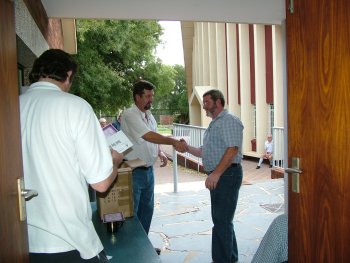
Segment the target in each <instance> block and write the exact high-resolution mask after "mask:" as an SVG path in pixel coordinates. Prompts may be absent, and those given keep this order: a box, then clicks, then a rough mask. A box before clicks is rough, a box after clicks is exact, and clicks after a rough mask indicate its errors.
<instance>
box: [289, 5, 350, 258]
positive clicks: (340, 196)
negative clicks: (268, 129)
mask: <svg viewBox="0 0 350 263" xmlns="http://www.w3.org/2000/svg"><path fill="white" fill-rule="evenodd" d="M288 5H289V1H288V0H287V1H286V7H288ZM349 24H350V1H349V0H294V13H293V14H291V13H290V12H289V11H288V10H287V20H286V45H287V47H286V48H287V77H288V80H287V85H288V87H287V89H288V159H289V160H288V161H289V167H291V158H292V157H300V164H301V169H302V170H303V173H302V174H301V175H300V193H295V192H293V191H291V184H292V182H291V176H289V262H313V263H314V262H317V263H320V262H329V263H335V262H337V263H340V262H349V259H350V152H349V151H350V147H349V146H350V26H349Z"/></svg>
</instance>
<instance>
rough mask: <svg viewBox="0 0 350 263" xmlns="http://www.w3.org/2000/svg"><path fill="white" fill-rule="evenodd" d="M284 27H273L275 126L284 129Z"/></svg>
mask: <svg viewBox="0 0 350 263" xmlns="http://www.w3.org/2000/svg"><path fill="white" fill-rule="evenodd" d="M282 38H283V36H282V26H280V25H275V26H272V45H273V47H272V49H273V50H272V55H273V95H274V97H273V104H274V109H275V110H274V121H275V122H274V126H275V127H284V121H283V109H284V103H283V102H284V100H283V58H282V45H283V39H282Z"/></svg>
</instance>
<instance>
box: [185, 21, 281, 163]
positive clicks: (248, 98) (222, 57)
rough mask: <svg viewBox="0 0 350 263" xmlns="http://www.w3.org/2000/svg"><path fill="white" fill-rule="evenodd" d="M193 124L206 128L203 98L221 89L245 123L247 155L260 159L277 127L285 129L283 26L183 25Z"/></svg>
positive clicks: (209, 23)
mask: <svg viewBox="0 0 350 263" xmlns="http://www.w3.org/2000/svg"><path fill="white" fill-rule="evenodd" d="M181 27H182V36H183V46H184V57H185V67H186V75H187V79H186V80H187V85H188V97H189V108H190V124H191V125H195V126H202V127H207V126H208V124H209V122H210V121H211V119H210V118H208V117H206V115H205V112H204V110H202V106H203V103H202V96H203V94H204V92H206V91H207V90H209V89H213V88H216V89H219V90H221V91H222V92H223V94H224V96H225V98H226V108H227V110H228V111H229V112H231V113H233V114H235V115H237V116H238V117H239V118H240V119H241V120H242V122H243V124H244V126H245V128H244V141H243V154H244V155H246V156H252V157H257V156H259V155H260V154H261V153H262V152H263V150H264V142H265V140H266V136H267V134H269V133H273V127H283V126H284V123H283V107H284V106H283V66H282V61H283V59H282V45H283V36H282V28H281V26H280V25H260V24H234V23H211V22H182V23H181Z"/></svg>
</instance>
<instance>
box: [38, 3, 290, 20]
mask: <svg viewBox="0 0 350 263" xmlns="http://www.w3.org/2000/svg"><path fill="white" fill-rule="evenodd" d="M41 2H42V4H43V6H44V8H45V10H46V12H47V15H48V17H51V18H54V17H56V18H98V19H155V20H170V21H171V20H173V21H198V22H199V21H207V22H233V23H254V24H281V22H282V21H283V20H284V19H285V16H286V14H285V0H59V1H58V0H41Z"/></svg>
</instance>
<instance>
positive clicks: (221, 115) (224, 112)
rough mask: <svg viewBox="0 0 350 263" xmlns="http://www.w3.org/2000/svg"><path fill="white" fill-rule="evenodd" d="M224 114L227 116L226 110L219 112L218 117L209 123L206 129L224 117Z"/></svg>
mask: <svg viewBox="0 0 350 263" xmlns="http://www.w3.org/2000/svg"><path fill="white" fill-rule="evenodd" d="M226 114H228V111H227V110H223V111H222V112H220V113H219V115H218V116H217V117H216V118H215V119H213V120H212V121H211V122H210V123H209V126H208V128H210V126H211V125H212V124H214V123H215V122H216V121H217V120H219V119H220V118H222V117H224V116H225V115H226Z"/></svg>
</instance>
